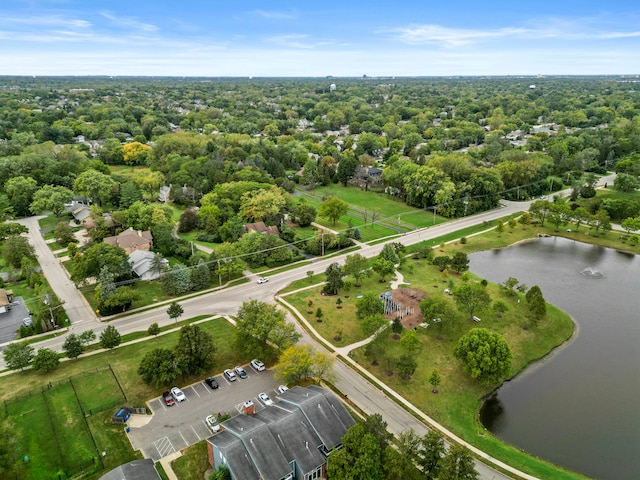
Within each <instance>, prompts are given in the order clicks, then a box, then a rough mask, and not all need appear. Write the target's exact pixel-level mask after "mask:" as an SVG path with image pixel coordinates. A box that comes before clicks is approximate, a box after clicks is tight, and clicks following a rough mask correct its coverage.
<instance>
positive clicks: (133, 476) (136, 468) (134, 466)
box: [100, 458, 161, 480]
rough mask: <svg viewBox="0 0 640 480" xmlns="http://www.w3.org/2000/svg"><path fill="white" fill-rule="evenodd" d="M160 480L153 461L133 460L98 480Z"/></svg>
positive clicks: (146, 459) (148, 459)
mask: <svg viewBox="0 0 640 480" xmlns="http://www.w3.org/2000/svg"><path fill="white" fill-rule="evenodd" d="M156 479H157V480H161V477H160V475H158V472H157V470H156V467H155V464H154V463H153V460H152V459H150V458H145V459H144V460H134V461H132V462H129V463H125V464H124V465H120V466H119V467H116V468H114V469H113V470H111V471H109V472H107V473H106V474H104V475H103V476H102V477H100V480H156Z"/></svg>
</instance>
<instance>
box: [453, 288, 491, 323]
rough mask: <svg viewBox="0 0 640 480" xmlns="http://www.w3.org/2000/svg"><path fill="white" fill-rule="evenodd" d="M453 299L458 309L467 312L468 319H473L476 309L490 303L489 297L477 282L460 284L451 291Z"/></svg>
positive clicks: (485, 306)
mask: <svg viewBox="0 0 640 480" xmlns="http://www.w3.org/2000/svg"><path fill="white" fill-rule="evenodd" d="M453 299H454V300H455V302H456V305H457V306H458V308H459V309H460V310H464V311H465V312H467V313H468V314H469V320H473V317H474V314H475V313H476V312H477V311H478V310H482V309H484V308H487V307H488V306H489V304H490V303H491V297H490V296H489V293H488V292H487V290H486V288H484V287H483V286H482V285H480V284H479V283H472V284H467V285H462V286H461V287H458V288H456V289H455V290H454V291H453Z"/></svg>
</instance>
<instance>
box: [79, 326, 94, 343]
mask: <svg viewBox="0 0 640 480" xmlns="http://www.w3.org/2000/svg"><path fill="white" fill-rule="evenodd" d="M78 338H79V339H80V342H81V343H82V345H84V346H87V345H89V344H90V343H92V342H93V341H94V340H95V339H96V334H95V332H94V331H93V330H85V331H84V332H82V333H81V334H80V335H78Z"/></svg>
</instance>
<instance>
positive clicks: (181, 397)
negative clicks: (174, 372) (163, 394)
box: [171, 387, 187, 402]
mask: <svg viewBox="0 0 640 480" xmlns="http://www.w3.org/2000/svg"><path fill="white" fill-rule="evenodd" d="M171 395H173V398H175V399H176V402H184V401H185V400H186V399H187V396H186V395H185V394H184V392H183V391H182V390H180V389H179V388H178V387H173V388H172V389H171Z"/></svg>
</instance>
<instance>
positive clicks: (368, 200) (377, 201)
mask: <svg viewBox="0 0 640 480" xmlns="http://www.w3.org/2000/svg"><path fill="white" fill-rule="evenodd" d="M309 193H311V194H312V195H314V196H317V197H318V198H322V197H323V196H325V195H335V196H336V197H338V198H339V199H340V200H343V201H345V202H347V203H348V204H349V205H351V206H353V207H355V208H359V209H361V210H368V211H369V212H371V211H372V210H375V211H376V212H377V213H378V214H379V216H380V218H388V219H391V220H392V221H394V222H395V221H396V220H397V217H398V215H400V219H401V222H402V223H403V224H408V225H410V226H413V227H415V228H422V227H426V226H429V225H433V214H432V213H429V212H426V211H425V210H422V209H420V208H415V207H411V206H409V205H407V204H406V203H404V202H403V201H401V200H394V199H393V198H392V197H390V196H389V195H386V194H384V193H377V192H372V191H364V190H362V189H360V188H358V187H355V186H348V187H343V186H342V185H335V184H333V185H327V186H326V187H319V188H317V189H315V190H313V191H312V192H309ZM372 205H374V206H373V207H372ZM438 220H440V221H438ZM442 221H444V219H442V218H441V217H437V219H436V222H437V223H440V222H442Z"/></svg>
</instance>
